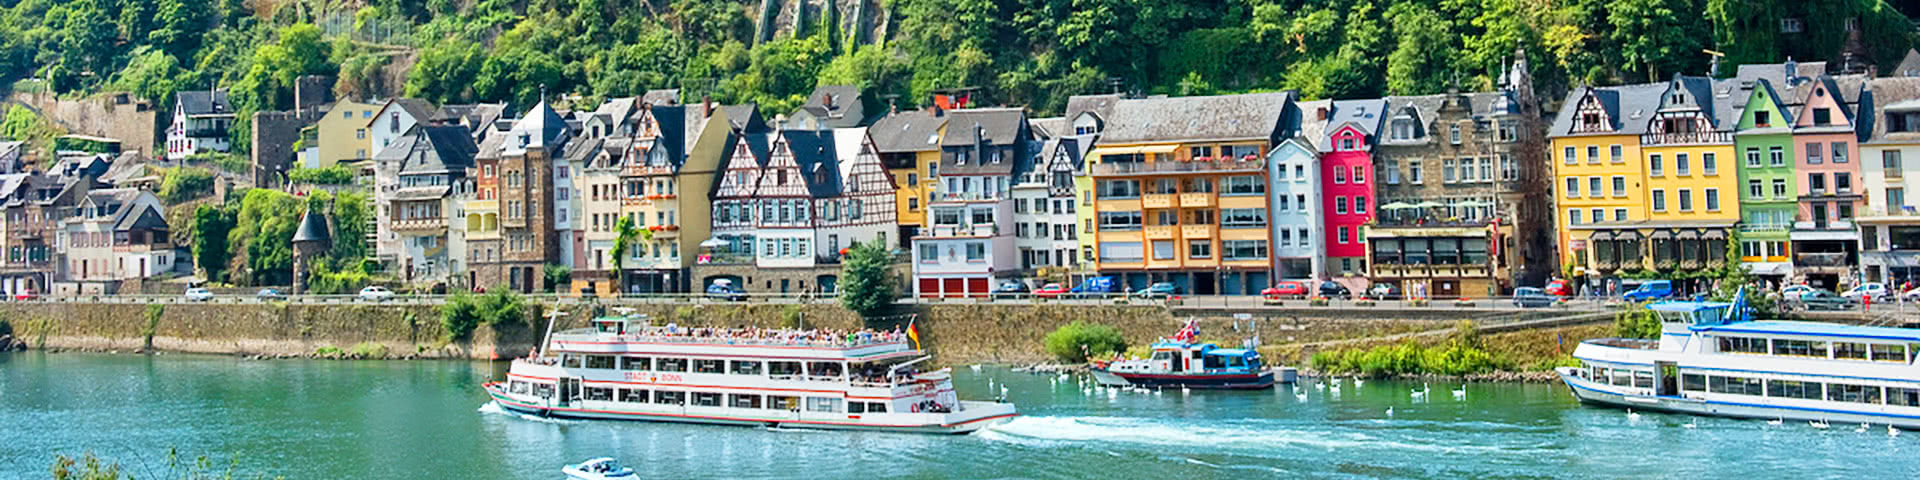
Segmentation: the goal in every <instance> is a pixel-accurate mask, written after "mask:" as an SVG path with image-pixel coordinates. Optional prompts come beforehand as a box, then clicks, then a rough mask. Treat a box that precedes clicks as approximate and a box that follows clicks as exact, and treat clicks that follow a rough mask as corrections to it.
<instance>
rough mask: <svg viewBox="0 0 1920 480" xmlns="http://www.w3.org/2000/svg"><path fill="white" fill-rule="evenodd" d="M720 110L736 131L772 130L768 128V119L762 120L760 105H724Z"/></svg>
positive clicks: (757, 131)
mask: <svg viewBox="0 0 1920 480" xmlns="http://www.w3.org/2000/svg"><path fill="white" fill-rule="evenodd" d="M703 108H704V107H703ZM719 108H720V110H721V111H723V112H725V113H726V115H727V122H729V123H732V124H733V129H734V130H737V131H742V132H747V133H765V132H767V131H769V130H772V129H770V128H767V121H766V119H763V118H760V106H759V105H756V104H752V103H744V104H740V105H722V106H720V107H719Z"/></svg>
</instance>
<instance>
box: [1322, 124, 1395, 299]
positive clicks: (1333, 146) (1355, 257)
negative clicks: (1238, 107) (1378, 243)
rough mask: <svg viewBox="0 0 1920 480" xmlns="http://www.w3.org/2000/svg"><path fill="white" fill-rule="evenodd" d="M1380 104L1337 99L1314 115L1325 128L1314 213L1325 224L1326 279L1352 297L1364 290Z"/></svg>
mask: <svg viewBox="0 0 1920 480" xmlns="http://www.w3.org/2000/svg"><path fill="white" fill-rule="evenodd" d="M1386 108H1387V102H1386V101H1385V100H1380V99H1374V100H1339V101H1335V102H1333V105H1332V106H1331V109H1330V111H1325V112H1314V113H1310V115H1315V117H1314V118H1317V119H1324V120H1325V121H1326V122H1327V123H1326V125H1327V127H1326V130H1325V131H1326V132H1327V135H1326V137H1324V138H1322V139H1321V140H1320V145H1319V147H1320V152H1321V156H1320V204H1321V205H1320V208H1321V209H1322V210H1321V211H1322V212H1323V213H1324V215H1322V217H1321V218H1324V219H1326V228H1325V229H1324V231H1325V232H1326V236H1327V238H1326V243H1325V245H1326V256H1327V269H1326V274H1327V276H1328V277H1330V278H1331V279H1332V280H1334V281H1338V282H1341V283H1343V284H1346V285H1347V287H1348V288H1351V289H1354V290H1355V291H1356V292H1357V291H1359V290H1362V289H1365V288H1366V286H1367V280H1366V275H1367V245H1366V238H1367V237H1366V233H1365V232H1364V231H1362V230H1363V229H1364V228H1366V224H1367V221H1369V220H1372V219H1373V210H1374V208H1376V207H1377V206H1378V205H1376V204H1375V202H1374V196H1373V181H1374V178H1373V171H1372V170H1373V145H1374V140H1375V136H1374V133H1375V132H1377V131H1379V130H1380V122H1381V119H1382V118H1384V116H1383V115H1382V112H1384V111H1385V110H1386Z"/></svg>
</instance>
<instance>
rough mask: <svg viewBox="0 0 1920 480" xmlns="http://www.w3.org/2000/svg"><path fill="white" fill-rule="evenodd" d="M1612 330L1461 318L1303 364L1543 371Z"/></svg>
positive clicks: (1374, 370) (1398, 371) (1373, 373)
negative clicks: (1491, 324)
mask: <svg viewBox="0 0 1920 480" xmlns="http://www.w3.org/2000/svg"><path fill="white" fill-rule="evenodd" d="M1613 333H1614V326H1612V325H1605V324H1597V325H1581V326H1573V327H1560V328H1548V329H1539V330H1527V331H1520V332H1506V333H1498V334H1490V335H1482V334H1480V333H1479V332H1478V331H1477V330H1476V329H1475V328H1473V325H1472V324H1471V322H1462V325H1461V326H1458V327H1456V328H1455V331H1454V333H1453V334H1452V335H1449V336H1445V337H1429V338H1423V339H1417V340H1416V339H1406V340H1401V341H1399V342H1393V343H1387V342H1383V343H1380V344H1374V345H1363V346H1354V347H1347V348H1340V349H1334V350H1323V351H1320V352H1316V353H1314V354H1313V355H1312V356H1311V357H1310V358H1309V360H1308V361H1307V362H1306V363H1307V364H1308V365H1309V366H1310V367H1311V368H1312V369H1314V370H1316V371H1319V372H1321V373H1323V374H1328V375H1354V376H1364V377H1399V376H1427V375H1441V376H1484V375H1489V374H1498V373H1529V372H1548V371H1551V370H1552V369H1553V367H1557V366H1562V365H1571V364H1573V357H1572V356H1571V355H1570V354H1571V353H1572V352H1573V347H1574V346H1576V345H1579V343H1580V342H1581V341H1583V340H1586V339H1589V338H1599V337H1606V336H1611V335H1612V334H1613Z"/></svg>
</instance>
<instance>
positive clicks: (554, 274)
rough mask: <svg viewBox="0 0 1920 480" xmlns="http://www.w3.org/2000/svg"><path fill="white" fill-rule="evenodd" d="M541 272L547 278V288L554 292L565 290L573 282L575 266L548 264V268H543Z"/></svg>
mask: <svg viewBox="0 0 1920 480" xmlns="http://www.w3.org/2000/svg"><path fill="white" fill-rule="evenodd" d="M541 273H542V275H541V276H542V277H544V278H545V279H546V282H547V290H548V291H551V292H554V293H560V292H565V291H566V289H567V285H569V284H571V283H573V267H569V266H566V265H559V264H548V265H547V266H546V268H543V269H541Z"/></svg>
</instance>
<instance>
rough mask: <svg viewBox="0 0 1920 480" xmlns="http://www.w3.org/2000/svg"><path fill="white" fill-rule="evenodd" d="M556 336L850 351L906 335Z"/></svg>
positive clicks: (578, 332) (689, 332)
mask: <svg viewBox="0 0 1920 480" xmlns="http://www.w3.org/2000/svg"><path fill="white" fill-rule="evenodd" d="M556 335H559V336H562V337H565V336H586V337H591V338H596V339H606V338H612V339H615V340H619V341H623V342H647V343H683V344H690V345H749V346H758V345H763V346H778V347H813V348H834V349H851V348H861V347H869V346H875V345H901V346H905V345H906V344H907V338H906V335H905V334H896V333H892V332H854V333H832V332H802V331H743V330H714V329H690V328H678V329H667V328H665V327H660V328H654V329H648V330H646V331H642V332H638V333H635V332H628V333H624V334H610V333H606V332H602V331H599V330H597V329H595V328H578V329H573V330H568V331H564V332H560V333H558V334H556Z"/></svg>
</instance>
